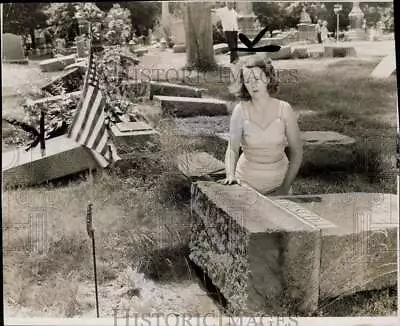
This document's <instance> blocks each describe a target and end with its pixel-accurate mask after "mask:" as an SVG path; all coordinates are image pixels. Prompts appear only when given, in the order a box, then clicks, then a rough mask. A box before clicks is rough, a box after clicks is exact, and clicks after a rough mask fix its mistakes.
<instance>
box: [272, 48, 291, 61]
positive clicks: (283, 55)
mask: <svg viewBox="0 0 400 326" xmlns="http://www.w3.org/2000/svg"><path fill="white" fill-rule="evenodd" d="M266 56H267V57H268V58H271V59H272V60H280V59H290V58H292V48H291V47H290V46H288V45H285V46H282V47H281V48H280V49H279V51H277V52H268V53H266Z"/></svg>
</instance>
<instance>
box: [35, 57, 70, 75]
mask: <svg viewBox="0 0 400 326" xmlns="http://www.w3.org/2000/svg"><path fill="white" fill-rule="evenodd" d="M75 58H76V54H72V55H69V56H63V57H58V58H53V59H47V60H43V61H41V62H40V63H39V67H40V70H41V71H43V72H54V71H61V70H63V69H64V68H65V67H66V66H68V65H71V64H73V63H74V62H75Z"/></svg>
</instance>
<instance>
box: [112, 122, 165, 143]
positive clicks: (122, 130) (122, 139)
mask: <svg viewBox="0 0 400 326" xmlns="http://www.w3.org/2000/svg"><path fill="white" fill-rule="evenodd" d="M111 133H112V136H113V139H114V141H115V144H116V145H117V146H118V145H122V144H124V145H128V146H133V145H138V144H144V143H146V142H147V141H155V140H158V137H159V134H158V132H157V131H156V130H154V129H153V128H152V127H151V126H149V125H148V124H147V123H145V122H143V121H135V122H130V121H125V122H121V123H117V124H115V125H113V126H111Z"/></svg>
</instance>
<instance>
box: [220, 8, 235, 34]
mask: <svg viewBox="0 0 400 326" xmlns="http://www.w3.org/2000/svg"><path fill="white" fill-rule="evenodd" d="M215 11H216V13H217V15H218V16H219V18H220V19H221V24H222V29H223V30H224V31H238V30H239V26H238V22H237V17H238V14H237V13H236V11H235V9H233V8H232V9H230V10H229V9H228V7H223V8H219V9H216V10H215Z"/></svg>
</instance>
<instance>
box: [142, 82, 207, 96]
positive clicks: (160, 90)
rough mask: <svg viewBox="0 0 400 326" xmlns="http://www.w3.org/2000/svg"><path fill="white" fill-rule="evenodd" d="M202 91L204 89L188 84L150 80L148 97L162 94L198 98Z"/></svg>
mask: <svg viewBox="0 0 400 326" xmlns="http://www.w3.org/2000/svg"><path fill="white" fill-rule="evenodd" d="M202 92H204V89H201V88H197V87H192V86H188V85H179V84H171V83H163V82H157V81H151V82H150V99H151V100H152V99H153V96H154V95H163V96H183V97H196V98H199V97H201V95H202Z"/></svg>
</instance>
